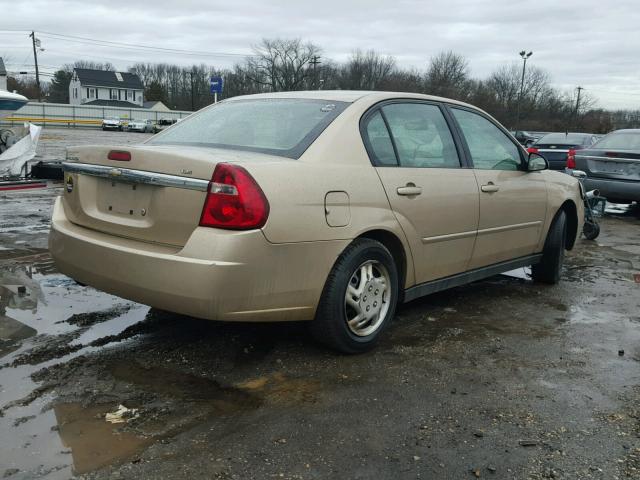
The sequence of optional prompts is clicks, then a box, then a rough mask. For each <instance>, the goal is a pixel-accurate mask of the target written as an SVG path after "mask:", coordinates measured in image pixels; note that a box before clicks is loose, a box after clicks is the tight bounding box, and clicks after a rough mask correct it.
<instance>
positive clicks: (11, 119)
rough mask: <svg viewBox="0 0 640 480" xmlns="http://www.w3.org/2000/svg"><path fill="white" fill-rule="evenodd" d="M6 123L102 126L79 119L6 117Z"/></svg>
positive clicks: (100, 121)
mask: <svg viewBox="0 0 640 480" xmlns="http://www.w3.org/2000/svg"><path fill="white" fill-rule="evenodd" d="M3 121H4V122H31V123H77V124H80V125H102V120H82V119H78V118H75V119H74V118H36V117H6V118H4V119H3Z"/></svg>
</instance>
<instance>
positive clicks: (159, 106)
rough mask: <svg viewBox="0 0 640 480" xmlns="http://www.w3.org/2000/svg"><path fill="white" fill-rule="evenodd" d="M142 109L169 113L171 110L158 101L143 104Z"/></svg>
mask: <svg viewBox="0 0 640 480" xmlns="http://www.w3.org/2000/svg"><path fill="white" fill-rule="evenodd" d="M143 106H144V108H148V109H149V110H153V111H154V112H170V111H171V109H170V108H169V107H167V106H166V105H165V104H164V103H162V102H161V101H159V100H155V101H149V102H144V104H143Z"/></svg>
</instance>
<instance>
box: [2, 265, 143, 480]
mask: <svg viewBox="0 0 640 480" xmlns="http://www.w3.org/2000/svg"><path fill="white" fill-rule="evenodd" d="M20 253H21V252H20ZM12 259H13V261H12V262H11V263H8V264H5V265H2V266H1V268H0V431H1V432H3V434H2V435H3V441H2V442H0V465H1V466H2V467H4V469H5V470H6V471H7V472H8V474H11V477H12V478H29V477H30V476H31V475H33V476H41V477H44V478H69V476H70V475H71V473H72V472H73V471H76V472H81V471H85V470H86V469H88V468H90V469H92V468H95V465H98V464H100V465H101V464H104V463H105V462H106V463H108V462H110V461H111V459H109V458H107V457H108V454H106V453H104V452H102V453H100V452H98V453H96V452H97V451H98V450H99V449H98V448H97V446H98V444H99V443H100V442H104V439H103V440H100V441H99V440H97V438H98V437H100V438H102V437H104V436H105V435H106V433H107V430H106V429H107V428H109V427H108V426H102V424H101V423H100V422H98V421H97V420H96V419H95V418H94V417H95V415H93V414H94V413H95V412H94V410H91V409H92V408H93V407H91V409H90V415H84V414H83V415H79V414H78V415H76V413H79V412H80V411H81V410H80V407H78V406H75V407H74V406H73V405H69V406H62V405H55V406H54V408H53V409H52V408H51V402H52V401H53V400H55V393H54V391H53V389H52V388H49V387H46V386H45V387H42V386H41V385H40V384H39V383H38V382H35V381H33V380H32V378H31V375H32V374H34V373H35V372H37V371H39V370H41V369H43V368H46V367H50V366H52V365H56V364H60V363H64V362H66V361H69V360H71V359H73V358H74V357H77V356H80V355H83V354H86V353H88V352H95V351H96V350H97V348H96V347H94V346H92V345H91V344H92V343H93V342H95V341H96V340H99V339H101V338H104V337H105V336H109V335H111V336H117V335H118V334H120V333H121V332H122V331H124V330H126V329H127V328H128V327H131V326H132V325H135V324H137V323H139V322H141V321H143V320H144V319H145V317H146V315H147V313H148V310H149V309H148V307H145V306H141V305H137V304H135V303H133V302H128V301H124V300H122V299H119V298H117V297H113V296H110V295H106V294H104V293H101V292H97V291H95V290H93V289H90V288H87V287H82V286H80V285H78V284H76V283H75V282H73V281H71V280H70V279H68V278H67V277H65V276H63V275H61V274H59V273H57V272H56V270H55V267H54V265H53V263H52V261H51V260H50V259H49V258H48V256H47V255H42V254H41V253H39V252H36V254H35V255H34V254H29V252H27V255H26V256H25V255H13V257H12ZM108 345H109V344H107V345H106V346H105V347H104V348H108ZM74 418H75V420H74ZM98 425H100V427H99V428H98ZM93 426H96V428H93ZM89 427H91V428H89ZM78 429H79V430H82V431H83V432H85V433H86V435H85V437H86V436H87V435H89V433H88V432H89V430H91V431H93V430H95V431H96V433H95V435H97V437H96V439H94V440H92V441H85V440H87V439H86V438H85V440H82V441H79V440H78V441H75V442H76V445H81V446H82V447H81V448H80V450H79V451H77V450H78V449H77V447H76V448H74V441H71V440H70V439H71V437H73V435H74V434H73V432H75V431H77V430H78ZM109 431H110V430H109ZM7 438H10V439H11V441H9V442H7V441H5V439H7ZM114 438H116V437H114ZM92 442H93V443H92ZM142 444H144V441H143V442H140V441H138V440H137V439H136V438H133V437H131V438H128V437H127V435H124V436H123V435H122V434H118V437H117V441H115V440H114V445H115V447H114V449H113V450H111V449H108V450H106V451H107V452H108V451H113V452H115V453H114V454H115V455H116V456H119V455H120V453H121V452H125V451H126V452H128V451H129V450H130V449H131V448H133V447H134V446H136V447H137V446H139V445H142ZM92 445H93V446H94V447H96V448H95V449H94V447H92ZM83 448H84V450H83ZM94 450H95V451H94ZM76 457H77V458H76ZM89 457H91V458H93V457H95V458H94V460H95V461H94V460H89ZM76 459H77V461H78V462H79V463H78V464H77V465H76ZM90 464H91V465H94V466H93V467H89V466H88V465H90ZM12 469H18V470H19V471H20V472H22V474H24V472H30V474H29V475H28V476H27V477H22V476H21V475H22V474H19V473H15V475H13V474H12V472H13V471H14V470H12ZM5 470H3V469H2V468H0V475H4V474H5Z"/></svg>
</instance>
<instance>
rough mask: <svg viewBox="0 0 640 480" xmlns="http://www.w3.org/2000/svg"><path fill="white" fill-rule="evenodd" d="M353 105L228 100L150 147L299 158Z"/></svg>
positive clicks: (173, 129) (171, 130)
mask: <svg viewBox="0 0 640 480" xmlns="http://www.w3.org/2000/svg"><path fill="white" fill-rule="evenodd" d="M348 105H349V104H348V103H346V102H330V101H327V100H309V99H293V98H278V99H272V98H271V99H247V100H235V101H233V100H232V101H225V102H220V103H219V104H217V105H214V106H211V107H208V108H205V109H204V110H202V111H201V112H199V113H197V114H195V115H193V116H191V117H189V118H187V119H185V120H183V121H181V122H179V123H177V124H175V125H174V126H172V127H171V128H169V129H167V130H166V131H164V132H163V133H161V134H159V135H157V136H155V137H153V138H152V139H151V140H150V141H149V142H148V143H149V144H153V145H195V146H204V147H216V148H229V149H234V150H248V151H254V152H261V153H268V154H271V155H280V156H284V157H289V158H298V157H300V155H302V153H303V152H304V151H305V150H306V149H307V147H309V145H311V143H312V142H313V141H314V140H315V139H316V138H317V137H318V135H320V133H322V131H323V130H324V129H325V128H326V127H327V125H329V124H330V123H331V122H332V121H333V120H334V119H335V118H336V117H337V116H338V115H339V114H340V113H341V112H342V111H343V110H344V109H345V108H346V107H347V106H348Z"/></svg>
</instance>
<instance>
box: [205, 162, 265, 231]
mask: <svg viewBox="0 0 640 480" xmlns="http://www.w3.org/2000/svg"><path fill="white" fill-rule="evenodd" d="M268 217H269V202H267V199H266V197H265V196H264V193H263V192H262V189H261V188H260V187H259V186H258V184H257V183H256V181H255V180H254V179H253V177H252V176H251V175H250V174H249V172H247V171H246V170H245V169H244V168H242V167H240V166H238V165H232V164H229V163H219V164H218V165H216V168H215V170H214V171H213V177H212V178H211V181H210V182H209V189H208V192H207V198H206V199H205V201H204V207H203V208H202V215H201V216H200V226H201V227H214V228H226V229H229V230H250V229H253V228H260V227H262V226H264V224H265V223H266V222H267V218H268Z"/></svg>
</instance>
